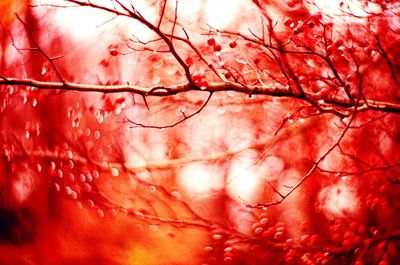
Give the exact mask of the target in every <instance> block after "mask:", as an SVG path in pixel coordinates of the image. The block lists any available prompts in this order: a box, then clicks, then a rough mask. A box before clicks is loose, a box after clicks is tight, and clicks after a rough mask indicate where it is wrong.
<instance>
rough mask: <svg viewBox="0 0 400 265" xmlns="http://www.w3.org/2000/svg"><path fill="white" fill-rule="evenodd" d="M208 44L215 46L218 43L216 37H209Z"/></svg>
mask: <svg viewBox="0 0 400 265" xmlns="http://www.w3.org/2000/svg"><path fill="white" fill-rule="evenodd" d="M207 44H208V46H215V44H217V43H216V41H215V39H214V38H209V39H208V40H207Z"/></svg>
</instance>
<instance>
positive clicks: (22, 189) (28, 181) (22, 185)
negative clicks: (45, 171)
mask: <svg viewBox="0 0 400 265" xmlns="http://www.w3.org/2000/svg"><path fill="white" fill-rule="evenodd" d="M33 189H34V183H33V180H32V178H31V177H30V176H29V175H25V174H21V175H18V176H17V179H16V180H15V181H13V183H12V194H13V196H14V198H15V200H16V201H17V202H18V203H23V202H24V201H26V200H27V199H28V198H29V196H30V195H31V194H32V191H33Z"/></svg>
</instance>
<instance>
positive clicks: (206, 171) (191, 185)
mask: <svg viewBox="0 0 400 265" xmlns="http://www.w3.org/2000/svg"><path fill="white" fill-rule="evenodd" d="M178 183H179V186H181V187H182V188H183V189H184V190H185V191H186V192H187V193H188V194H191V195H199V194H204V193H207V192H210V191H211V190H215V189H220V188H222V182H221V178H220V176H219V175H218V174H216V173H215V172H214V171H213V170H212V168H210V167H206V166H204V165H202V164H192V165H188V166H186V167H184V168H183V169H181V170H180V172H179V175H178Z"/></svg>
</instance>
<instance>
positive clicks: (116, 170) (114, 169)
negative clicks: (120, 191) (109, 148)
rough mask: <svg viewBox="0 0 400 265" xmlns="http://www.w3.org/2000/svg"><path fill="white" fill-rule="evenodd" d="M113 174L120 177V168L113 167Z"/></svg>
mask: <svg viewBox="0 0 400 265" xmlns="http://www.w3.org/2000/svg"><path fill="white" fill-rule="evenodd" d="M111 174H112V175H113V176H114V177H118V175H119V170H118V168H115V167H113V168H112V169H111Z"/></svg>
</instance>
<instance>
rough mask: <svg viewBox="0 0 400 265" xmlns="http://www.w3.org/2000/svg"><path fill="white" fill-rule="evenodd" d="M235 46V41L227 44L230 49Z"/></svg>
mask: <svg viewBox="0 0 400 265" xmlns="http://www.w3.org/2000/svg"><path fill="white" fill-rule="evenodd" d="M236 46H237V42H236V41H231V42H230V43H229V47H231V48H232V49H233V48H235V47H236Z"/></svg>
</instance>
